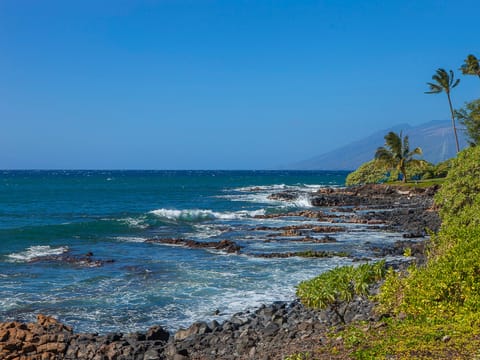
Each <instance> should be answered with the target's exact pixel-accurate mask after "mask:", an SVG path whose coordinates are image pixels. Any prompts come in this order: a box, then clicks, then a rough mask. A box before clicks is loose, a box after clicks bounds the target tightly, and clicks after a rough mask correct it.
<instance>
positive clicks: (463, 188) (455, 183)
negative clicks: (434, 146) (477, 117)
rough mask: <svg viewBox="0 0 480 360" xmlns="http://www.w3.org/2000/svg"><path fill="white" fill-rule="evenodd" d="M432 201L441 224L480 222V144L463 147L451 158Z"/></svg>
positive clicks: (473, 223) (476, 223)
mask: <svg viewBox="0 0 480 360" xmlns="http://www.w3.org/2000/svg"><path fill="white" fill-rule="evenodd" d="M435 202H436V203H437V205H439V206H440V215H441V217H442V223H443V224H444V225H448V224H450V223H456V224H463V225H471V224H472V225H478V224H480V147H478V146H476V147H471V148H468V149H466V150H463V151H462V152H460V153H459V154H458V156H457V158H456V159H454V160H452V164H451V169H450V171H449V172H448V176H447V178H446V181H445V183H444V185H443V186H442V188H441V189H440V191H439V192H438V193H437V195H436V197H435Z"/></svg>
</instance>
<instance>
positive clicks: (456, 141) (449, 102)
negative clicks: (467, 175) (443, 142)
mask: <svg viewBox="0 0 480 360" xmlns="http://www.w3.org/2000/svg"><path fill="white" fill-rule="evenodd" d="M447 97H448V105H449V106H450V114H451V115H452V126H453V133H454V134H455V144H456V145H457V153H458V152H459V151H460V145H459V144H458V135H457V127H456V126H455V113H454V111H453V106H452V100H451V99H450V93H449V92H447Z"/></svg>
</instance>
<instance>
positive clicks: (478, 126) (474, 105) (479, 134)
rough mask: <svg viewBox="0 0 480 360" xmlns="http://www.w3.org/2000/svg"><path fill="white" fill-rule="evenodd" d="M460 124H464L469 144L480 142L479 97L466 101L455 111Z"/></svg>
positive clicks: (473, 144)
mask: <svg viewBox="0 0 480 360" xmlns="http://www.w3.org/2000/svg"><path fill="white" fill-rule="evenodd" d="M455 116H456V117H457V119H458V121H459V122H460V124H462V125H463V126H465V133H466V135H467V136H468V139H469V142H470V145H472V146H476V145H479V144H480V99H477V100H474V101H471V102H467V103H465V105H464V106H463V108H461V109H459V110H456V111H455Z"/></svg>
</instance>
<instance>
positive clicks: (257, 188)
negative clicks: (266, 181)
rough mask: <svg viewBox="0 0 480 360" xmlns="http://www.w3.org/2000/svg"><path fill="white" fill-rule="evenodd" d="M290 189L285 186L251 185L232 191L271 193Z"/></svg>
mask: <svg viewBox="0 0 480 360" xmlns="http://www.w3.org/2000/svg"><path fill="white" fill-rule="evenodd" d="M288 188H291V186H289V185H285V184H273V185H252V186H245V187H240V188H236V189H234V190H235V191H241V192H259V191H272V190H285V189H288Z"/></svg>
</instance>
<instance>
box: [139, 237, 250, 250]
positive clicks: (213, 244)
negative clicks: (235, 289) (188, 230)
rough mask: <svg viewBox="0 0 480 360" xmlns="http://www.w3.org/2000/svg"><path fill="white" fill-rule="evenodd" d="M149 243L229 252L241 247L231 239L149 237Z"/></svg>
mask: <svg viewBox="0 0 480 360" xmlns="http://www.w3.org/2000/svg"><path fill="white" fill-rule="evenodd" d="M145 242H147V243H157V244H168V245H181V246H185V247H188V248H190V249H215V250H221V251H225V252H227V253H238V252H239V251H240V249H241V247H240V246H239V245H237V244H236V243H235V242H233V241H230V240H221V241H195V240H187V239H149V240H146V241H145Z"/></svg>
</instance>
